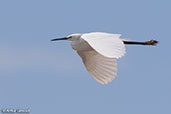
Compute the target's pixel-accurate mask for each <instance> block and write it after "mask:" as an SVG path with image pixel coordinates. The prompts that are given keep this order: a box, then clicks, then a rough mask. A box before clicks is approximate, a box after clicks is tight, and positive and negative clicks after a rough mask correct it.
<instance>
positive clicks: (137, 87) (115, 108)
mask: <svg viewBox="0 0 171 114" xmlns="http://www.w3.org/2000/svg"><path fill="white" fill-rule="evenodd" d="M170 4H171V2H170V1H169V0H157V1H156V0H141V1H140V0H103V1H102V0H101V1H99V0H84V1H83V0H70V1H69V0H36V1H35V0H1V1H0V91H1V92H0V93H1V94H0V109H2V108H13V109H15V108H17V109H18V108H21V109H22V108H29V109H31V114H47V113H59V114H80V113H81V114H88V113H90V114H91V113H92V114H104V113H106V114H114V113H116V114H125V113H127V114H137V113H138V114H152V113H155V114H163V113H164V114H170V113H171V108H170V107H171V97H170V96H171V91H170V90H171V70H170V69H171V67H170V58H171V53H170V49H171V46H170V42H171V35H170V30H171V21H170V20H171V15H170V11H171V7H170ZM93 31H102V32H109V33H121V34H122V36H123V37H126V38H130V39H132V40H135V41H146V40H151V39H156V40H159V42H160V43H159V45H158V46H156V47H153V46H126V48H127V54H126V56H125V57H123V58H121V59H119V60H118V61H117V63H118V75H117V78H116V79H115V80H114V81H113V82H112V83H110V84H108V85H105V86H104V85H101V84H99V83H97V82H96V81H95V80H94V79H93V78H92V77H91V75H90V74H89V73H88V72H87V71H86V69H85V68H84V66H83V63H82V61H81V59H80V57H79V56H78V55H77V54H76V52H75V51H74V50H72V49H71V47H70V42H67V41H60V42H50V39H52V38H54V37H63V36H66V35H69V34H71V33H85V32H93Z"/></svg>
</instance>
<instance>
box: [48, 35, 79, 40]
mask: <svg viewBox="0 0 171 114" xmlns="http://www.w3.org/2000/svg"><path fill="white" fill-rule="evenodd" d="M81 35H82V34H79V33H77V34H71V35H68V36H67V37H64V38H55V39H52V40H51V41H57V40H70V41H74V40H78V39H79V38H80V37H81Z"/></svg>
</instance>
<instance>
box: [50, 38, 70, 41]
mask: <svg viewBox="0 0 171 114" xmlns="http://www.w3.org/2000/svg"><path fill="white" fill-rule="evenodd" d="M57 40H68V38H67V37H64V38H55V39H52V40H51V41H57Z"/></svg>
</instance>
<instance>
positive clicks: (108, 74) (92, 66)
mask: <svg viewBox="0 0 171 114" xmlns="http://www.w3.org/2000/svg"><path fill="white" fill-rule="evenodd" d="M77 53H78V54H79V55H80V57H81V58H82V61H83V63H84V65H85V67H86V69H87V70H88V72H89V73H90V74H91V75H92V76H93V78H94V79H95V80H96V81H98V82H99V83H101V84H107V83H109V82H111V81H112V80H113V79H114V78H115V77H116V75H117V64H116V59H115V58H107V57H104V56H102V55H100V54H98V53H97V52H96V51H95V50H91V51H77Z"/></svg>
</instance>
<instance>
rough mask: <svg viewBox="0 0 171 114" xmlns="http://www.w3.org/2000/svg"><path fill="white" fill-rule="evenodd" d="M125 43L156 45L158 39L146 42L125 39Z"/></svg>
mask: <svg viewBox="0 0 171 114" xmlns="http://www.w3.org/2000/svg"><path fill="white" fill-rule="evenodd" d="M123 42H124V44H133V45H153V46H154V45H156V44H157V43H158V41H156V40H150V41H146V42H134V41H123Z"/></svg>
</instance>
